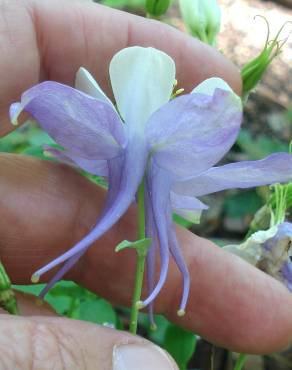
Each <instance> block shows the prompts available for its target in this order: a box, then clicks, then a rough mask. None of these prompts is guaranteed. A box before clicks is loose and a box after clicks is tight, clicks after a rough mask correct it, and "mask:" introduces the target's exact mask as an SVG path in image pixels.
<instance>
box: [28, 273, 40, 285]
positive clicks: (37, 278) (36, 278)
mask: <svg viewBox="0 0 292 370" xmlns="http://www.w3.org/2000/svg"><path fill="white" fill-rule="evenodd" d="M30 280H31V282H32V283H33V284H37V283H38V282H39V281H40V275H38V274H36V273H35V274H33V275H32V276H31V278H30Z"/></svg>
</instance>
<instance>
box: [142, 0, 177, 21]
mask: <svg viewBox="0 0 292 370" xmlns="http://www.w3.org/2000/svg"><path fill="white" fill-rule="evenodd" d="M170 1H171V0H146V10H147V13H148V14H149V15H150V16H152V17H160V16H161V15H163V14H164V13H165V12H166V11H167V9H168V8H169V5H170Z"/></svg>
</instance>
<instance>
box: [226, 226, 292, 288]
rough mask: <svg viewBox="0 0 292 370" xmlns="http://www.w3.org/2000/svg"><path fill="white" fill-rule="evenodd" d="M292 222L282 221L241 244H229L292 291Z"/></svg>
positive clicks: (233, 251)
mask: <svg viewBox="0 0 292 370" xmlns="http://www.w3.org/2000/svg"><path fill="white" fill-rule="evenodd" d="M291 243H292V224H291V223H290V222H282V223H280V224H278V225H275V226H273V227H271V228H270V229H268V230H265V231H258V232H256V233H254V234H252V235H251V236H250V237H249V238H248V239H247V240H246V241H245V242H244V243H242V244H240V245H228V246H226V247H224V249H225V250H227V251H229V252H231V253H234V254H236V255H238V256H240V257H242V258H243V259H245V260H246V261H247V262H249V263H251V264H252V265H254V266H256V267H258V268H259V269H261V270H262V271H264V272H266V273H267V274H269V275H271V276H273V277H274V278H276V279H277V280H279V281H281V282H282V283H284V284H285V285H286V287H287V288H288V289H289V290H290V291H291V292H292V262H291V256H292V250H291Z"/></svg>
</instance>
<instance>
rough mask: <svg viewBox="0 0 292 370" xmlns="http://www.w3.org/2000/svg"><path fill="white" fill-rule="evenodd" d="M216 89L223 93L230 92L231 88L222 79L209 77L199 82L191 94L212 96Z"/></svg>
mask: <svg viewBox="0 0 292 370" xmlns="http://www.w3.org/2000/svg"><path fill="white" fill-rule="evenodd" d="M216 89H221V90H225V91H232V92H233V90H232V89H231V87H230V86H229V85H228V83H227V82H225V81H224V80H222V78H219V77H211V78H208V79H207V80H205V81H203V82H201V83H200V84H199V85H198V86H196V87H195V88H194V89H193V91H192V94H193V93H199V94H206V95H210V96H212V95H213V94H214V91H215V90H216Z"/></svg>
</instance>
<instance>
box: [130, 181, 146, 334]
mask: <svg viewBox="0 0 292 370" xmlns="http://www.w3.org/2000/svg"><path fill="white" fill-rule="evenodd" d="M144 195H145V181H144V179H143V180H142V182H141V184H140V186H139V189H138V193H137V198H138V199H137V200H138V240H141V239H145V197H144ZM147 250H148V248H147V247H146V248H145V246H143V245H142V246H141V248H136V251H137V265H136V276H135V287H134V292H133V298H132V308H131V319H130V320H131V321H130V332H131V333H132V334H136V333H137V326H138V315H139V308H140V306H139V302H140V301H141V294H142V287H143V277H144V270H145V261H146V256H147Z"/></svg>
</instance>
